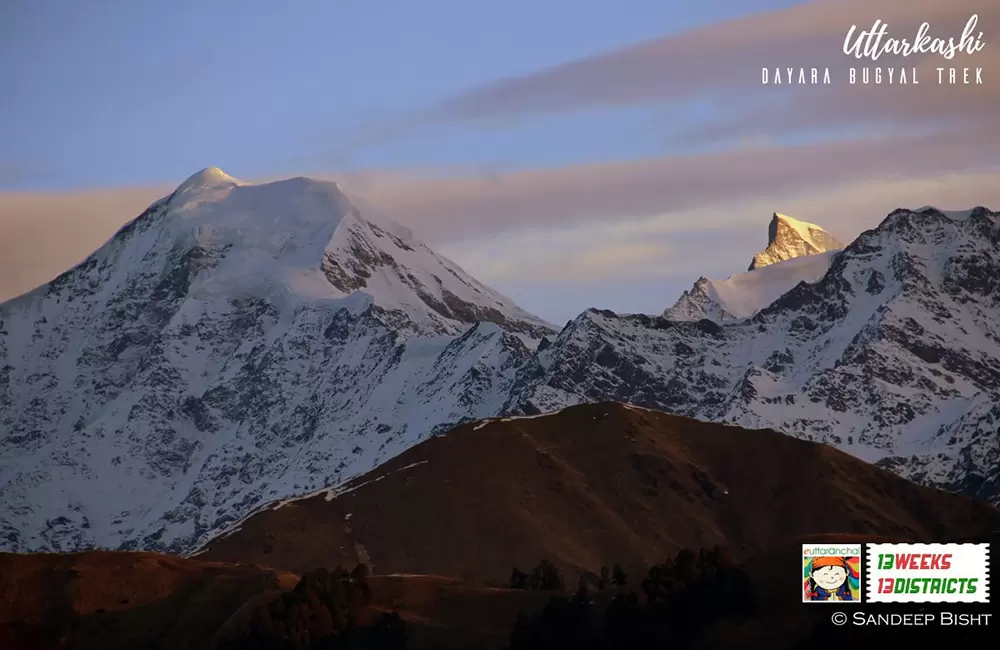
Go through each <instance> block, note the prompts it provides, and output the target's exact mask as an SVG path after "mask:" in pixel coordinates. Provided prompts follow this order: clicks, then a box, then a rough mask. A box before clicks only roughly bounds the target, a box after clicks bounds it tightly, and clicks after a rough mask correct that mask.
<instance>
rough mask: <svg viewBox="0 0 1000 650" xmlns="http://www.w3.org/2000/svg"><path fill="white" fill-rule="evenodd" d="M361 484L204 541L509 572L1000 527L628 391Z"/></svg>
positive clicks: (481, 573)
mask: <svg viewBox="0 0 1000 650" xmlns="http://www.w3.org/2000/svg"><path fill="white" fill-rule="evenodd" d="M347 488H348V490H345V491H343V492H342V493H341V495H340V496H337V497H336V498H333V499H331V500H327V497H326V496H325V495H322V494H321V495H319V496H315V497H311V498H306V499H301V500H297V501H292V502H289V503H286V504H284V505H281V506H280V507H272V508H270V509H265V510H262V511H261V512H259V513H257V514H255V515H254V516H252V517H250V518H249V519H247V520H246V521H245V522H243V523H242V525H241V526H240V527H239V529H238V530H236V531H235V532H233V533H231V534H229V535H228V536H224V537H222V538H219V539H216V540H214V541H213V542H211V543H210V544H209V545H208V546H207V547H206V549H205V551H204V553H203V554H199V555H198V558H199V559H207V560H220V561H230V562H244V563H260V564H267V565H270V566H276V567H280V568H282V569H285V570H289V571H294V572H302V571H305V570H309V569H312V568H314V567H318V566H336V565H343V566H351V565H353V564H355V563H356V562H359V561H360V562H365V563H367V564H370V565H371V566H373V568H374V570H375V571H376V572H377V573H381V574H391V573H431V574H438V575H449V576H456V577H462V578H465V579H466V580H472V581H477V582H480V581H483V580H489V581H493V580H505V579H506V578H507V577H508V576H509V575H510V571H511V568H512V567H513V566H518V567H520V568H522V569H529V568H530V567H532V566H534V565H535V564H536V563H537V562H538V560H539V559H540V558H542V557H546V558H549V559H551V560H553V561H554V562H556V563H557V564H559V565H561V567H562V568H563V569H564V570H565V571H566V572H567V573H568V574H569V575H568V577H569V581H570V582H571V583H574V582H575V576H574V572H575V571H578V570H579V571H596V570H598V569H599V567H600V566H602V565H610V564H612V563H615V562H620V563H622V564H623V565H625V567H626V569H627V570H628V571H629V572H630V573H633V574H634V573H635V572H641V571H643V570H644V569H645V567H648V566H649V565H651V564H655V563H657V562H660V561H662V560H663V558H665V557H666V556H667V555H672V554H673V553H674V552H675V551H676V550H677V549H679V548H681V547H691V548H698V547H703V546H710V545H713V544H716V543H721V544H726V545H728V546H729V547H730V548H731V549H732V553H733V556H734V558H736V559H737V560H744V559H749V558H752V557H755V556H759V555H761V554H763V553H766V552H767V551H768V549H772V548H775V547H776V545H780V544H782V543H788V542H789V541H790V540H793V539H795V538H797V537H800V536H804V535H810V534H812V535H815V534H817V533H828V532H829V533H833V532H835V533H848V534H850V533H854V534H878V535H888V536H899V537H905V538H914V539H927V540H931V539H944V538H947V537H954V536H972V535H976V534H977V533H980V532H982V531H986V530H997V529H1000V511H998V510H997V509H995V508H992V507H991V506H989V505H987V504H985V503H980V502H977V501H973V500H970V499H968V498H965V497H961V496H957V495H953V494H949V493H945V492H940V491H936V490H932V489H928V488H924V487H920V486H917V485H915V484H912V483H910V482H907V481H905V480H903V479H901V478H899V477H897V476H895V475H893V474H891V473H889V472H886V471H883V470H881V469H878V468H876V467H874V466H872V465H869V464H866V463H863V462H861V461H859V460H857V459H855V458H853V457H851V456H849V455H847V454H844V453H842V452H840V451H837V450H836V449H834V448H832V447H829V446H826V445H820V444H814V443H809V442H805V441H801V440H797V439H794V438H791V437H788V436H785V435H782V434H779V433H775V432H773V431H746V430H743V429H740V428H736V427H729V426H723V425H718V424H711V423H705V422H699V421H695V420H690V419H687V418H681V417H676V416H671V415H667V414H664V413H658V412H652V411H645V410H640V409H635V408H631V407H627V406H624V405H620V404H612V403H605V404H594V405H584V406H577V407H573V408H569V409H566V410H564V411H561V412H559V413H556V414H552V415H546V416H541V417H534V418H518V419H507V420H492V421H488V422H486V423H476V424H468V425H463V426H460V427H458V428H456V429H455V430H453V431H452V432H450V433H449V434H448V435H445V436H442V437H437V438H432V439H430V440H428V441H426V442H424V443H422V444H420V445H417V446H416V447H413V448H412V449H410V450H408V451H407V452H405V453H404V454H402V455H400V456H399V457H397V458H395V459H393V460H392V461H390V462H388V463H386V464H385V465H382V466H381V467H379V468H377V469H376V470H374V471H372V472H370V473H369V474H367V475H365V476H362V477H359V478H357V479H355V480H354V481H352V482H351V483H350V484H349V485H348V486H347Z"/></svg>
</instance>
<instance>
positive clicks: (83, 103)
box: [0, 0, 1000, 323]
mask: <svg viewBox="0 0 1000 650" xmlns="http://www.w3.org/2000/svg"><path fill="white" fill-rule="evenodd" d="M237 7H238V9H237ZM972 13H977V14H978V15H979V17H980V22H979V29H981V30H982V31H983V32H984V34H985V37H984V40H985V42H986V43H987V47H986V49H985V50H984V51H983V52H980V53H977V54H975V55H972V56H974V57H975V58H974V59H969V58H968V57H964V55H963V56H962V57H959V58H958V59H956V60H955V61H947V62H946V61H943V60H942V59H940V58H939V57H936V56H935V55H926V56H918V57H914V58H911V59H905V60H904V59H903V58H900V57H895V58H893V57H883V58H881V59H879V62H878V63H879V64H880V65H883V66H890V65H891V66H896V67H901V66H911V67H910V69H915V70H917V71H918V72H919V75H920V77H921V79H922V81H921V83H920V85H909V86H898V85H896V86H888V85H883V86H864V87H862V86H850V85H849V84H847V82H846V70H847V66H855V65H871V62H865V61H860V62H859V61H857V60H855V59H852V58H850V57H846V56H845V55H844V53H843V52H842V49H841V48H842V44H843V41H844V36H845V34H846V33H847V30H848V29H849V28H850V27H851V26H852V25H858V26H859V29H865V28H868V27H870V26H871V24H872V23H873V22H874V21H875V20H876V19H878V20H881V21H883V22H885V23H887V24H888V25H889V31H890V33H891V34H892V35H893V36H897V37H906V36H910V37H912V35H913V34H914V33H915V32H916V29H917V26H918V25H920V23H921V22H924V21H927V22H929V23H930V25H931V31H930V33H931V34H932V35H934V36H940V37H943V38H948V37H957V36H958V35H959V34H960V33H961V29H962V27H963V25H964V24H965V23H966V22H967V20H968V19H969V16H970V14H972ZM997 34H1000V2H997V1H996V0H955V1H954V2H951V3H944V2H941V0H809V1H797V2H796V1H792V0H705V1H704V2H668V1H666V0H618V1H616V2H611V1H598V0H508V1H507V2H503V3H490V2H483V1H478V2H477V1H469V0H428V1H425V2H420V3H415V2H410V1H404V0H383V1H381V2H373V1H371V0H369V1H367V2H366V1H362V0H325V1H321V0H289V1H288V2H283V3H279V2H272V1H270V0H243V1H241V2H239V3H235V2H223V1H221V0H201V1H198V2H194V1H191V0H180V1H174V2H169V3H168V2H155V1H153V0H150V1H148V2H145V1H144V2H138V1H136V2H126V1H125V0H88V1H87V2H83V1H79V0H34V1H29V0H10V1H8V2H3V3H0V83H2V84H3V85H2V86H0V88H2V94H0V300H4V299H6V298H9V297H12V296H14V295H17V294H18V293H20V292H23V291H26V290H29V289H31V288H33V287H35V286H37V285H39V284H41V283H43V282H46V281H48V280H50V279H51V278H52V277H54V276H55V275H57V274H58V273H59V272H61V271H63V270H65V269H66V268H68V267H69V266H71V265H72V264H74V263H76V262H78V261H80V260H81V259H82V258H83V257H85V256H86V255H87V254H89V253H90V252H91V251H92V250H93V249H94V248H96V247H97V246H100V245H101V244H102V243H103V242H104V241H106V240H107V238H108V237H109V236H110V235H111V234H112V233H113V232H114V230H116V229H117V228H118V227H120V226H121V225H122V224H123V223H124V222H125V221H127V220H128V219H130V218H133V217H134V216H135V215H136V214H138V213H139V212H141V211H142V209H143V208H145V207H146V206H147V205H148V204H149V203H150V202H151V201H152V200H154V199H155V198H157V197H159V196H162V195H164V194H166V193H167V192H169V191H170V189H172V188H173V187H174V186H176V185H177V184H178V183H180V182H181V181H182V180H183V179H184V178H186V177H187V176H189V175H190V174H192V173H193V172H195V171H197V170H199V169H201V168H203V167H207V166H219V167H222V168H223V169H224V170H226V171H227V172H228V173H230V174H232V175H234V176H236V177H239V178H242V179H245V180H260V179H267V178H279V177H288V176H292V175H310V176H317V177H322V178H329V179H334V180H337V181H339V182H341V183H342V184H343V185H344V187H345V188H346V189H347V190H348V191H349V193H351V194H352V195H353V196H355V197H360V198H362V199H364V200H365V201H366V202H367V204H369V205H371V206H373V207H375V208H377V209H379V210H381V211H382V212H384V213H386V214H388V215H389V216H391V217H392V218H394V219H396V220H397V221H400V222H401V223H403V224H404V225H406V226H409V227H410V228H411V229H412V230H413V231H414V232H415V233H416V234H417V236H418V237H420V238H421V239H423V240H425V241H426V242H428V243H429V244H431V246H433V247H434V248H435V249H436V250H438V251H440V252H441V253H443V254H445V255H447V256H448V257H450V258H452V259H453V260H455V261H456V262H458V263H459V264H460V265H462V266H463V267H464V268H466V270H468V271H469V272H470V273H471V274H472V275H474V276H475V277H477V278H478V279H480V280H482V281H484V282H486V283H487V284H490V285H492V286H494V287H496V288H498V289H499V290H501V291H502V292H504V293H506V294H508V295H509V296H511V297H512V298H514V299H515V300H516V301H517V302H519V303H520V304H521V305H522V306H523V307H524V308H526V309H528V310H529V311H533V312H535V313H537V314H538V315H540V316H543V317H545V318H547V319H549V320H551V321H553V322H560V323H561V322H564V321H565V320H567V319H569V318H572V317H574V316H575V315H576V314H578V313H579V312H580V311H582V310H583V309H586V308H588V307H601V308H610V309H614V310H616V311H622V312H629V311H634V312H646V313H656V312H659V311H662V309H663V308H665V307H667V306H669V305H670V304H672V303H673V301H674V300H675V299H676V298H677V296H678V295H679V294H680V293H681V292H682V291H683V290H685V289H687V288H689V287H690V286H691V284H692V283H693V282H694V281H695V280H696V279H697V278H698V277H699V276H702V275H704V276H707V277H715V278H721V277H726V276H728V275H730V274H732V273H737V272H741V271H743V270H744V269H746V266H747V264H748V263H749V260H750V258H751V257H752V256H753V254H754V253H756V252H757V251H758V250H760V249H761V248H763V246H764V245H765V243H766V232H767V223H768V221H769V220H770V216H771V213H772V212H774V211H778V212H784V213H786V214H791V215H793V216H796V217H799V218H801V219H803V220H806V221H811V222H814V223H819V224H821V225H823V226H824V227H826V228H827V229H828V230H830V231H831V232H833V233H834V234H835V235H837V236H838V237H839V238H840V239H842V240H844V241H850V240H851V239H853V237H855V236H856V235H857V234H858V233H859V232H860V231H861V230H863V229H865V228H869V227H872V226H874V225H875V224H877V223H878V222H879V221H881V219H882V218H883V217H884V216H885V215H886V214H887V213H888V212H890V211H891V210H893V209H895V208H897V207H920V206H923V205H928V204H930V205H937V206H939V207H942V208H945V209H965V208H969V207H972V206H973V205H987V206H992V207H994V208H996V207H998V206H1000V183H998V182H997V180H996V179H997V177H998V175H1000V149H997V148H996V146H995V138H991V137H989V136H990V135H991V134H993V133H996V132H1000V112H998V111H996V109H995V107H996V106H997V105H998V104H1000V48H997V47H995V46H993V45H992V42H993V41H994V40H996V35H997ZM941 65H949V66H950V65H956V66H977V67H978V66H982V67H983V68H984V71H985V72H984V78H985V79H986V84H985V85H982V86H942V85H938V84H936V83H933V78H934V77H936V74H935V72H934V68H936V67H939V66H941ZM777 66H780V67H782V68H785V67H788V66H792V67H799V66H801V67H811V66H818V67H820V68H823V67H830V68H831V72H832V75H833V78H834V83H833V84H832V85H830V86H811V85H807V86H788V85H783V86H774V85H773V84H772V85H763V84H762V83H761V68H762V67H768V68H771V67H777Z"/></svg>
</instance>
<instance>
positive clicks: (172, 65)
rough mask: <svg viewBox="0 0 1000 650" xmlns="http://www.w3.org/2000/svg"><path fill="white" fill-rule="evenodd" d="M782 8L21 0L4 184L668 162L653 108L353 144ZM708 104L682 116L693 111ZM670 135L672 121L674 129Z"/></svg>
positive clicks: (3, 126)
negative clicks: (552, 71) (461, 103)
mask: <svg viewBox="0 0 1000 650" xmlns="http://www.w3.org/2000/svg"><path fill="white" fill-rule="evenodd" d="M790 4H793V3H792V2H788V1H787V0H784V1H782V0H766V1H762V0H715V1H706V2H697V3H695V2H685V3H680V2H664V1H663V0H628V1H626V2H609V1H598V0H544V1H542V2H539V1H537V0H513V1H508V2H503V3H488V2H468V1H467V0H431V1H428V2H420V3H413V2H409V1H403V0H396V1H391V0H385V1H382V2H362V1H361V0H307V1H295V2H288V3H275V2H271V1H270V0H247V1H246V2H241V3H239V9H238V10H235V9H234V7H236V5H235V4H234V3H232V2H223V1H219V0H214V1H213V0H209V1H205V0H198V1H191V0H182V1H180V2H170V3H167V2H120V1H118V0H94V1H88V2H78V1H75V0H71V1H62V2H59V1H52V0H38V1H34V2H28V1H27V0H14V1H13V2H9V3H4V5H3V8H2V9H0V25H4V27H0V29H2V30H3V31H2V35H3V38H2V39H0V77H2V78H4V79H5V82H6V84H7V86H8V88H9V89H10V92H9V94H8V95H7V98H6V99H5V101H4V102H2V103H0V142H2V143H3V146H2V148H0V165H2V166H3V168H4V169H7V170H8V171H9V172H17V173H8V174H7V175H6V178H3V177H0V183H3V185H2V186H0V187H5V188H7V189H28V188H32V189H37V188H53V189H64V188H78V187H90V186H114V185H121V184H141V183H147V182H172V181H177V180H180V179H183V178H184V177H185V176H186V175H187V174H189V173H191V172H192V171H194V170H197V169H199V168H201V167H204V166H206V165H209V164H217V165H220V166H222V167H224V168H226V169H227V170H232V173H234V174H236V175H243V176H256V175H266V174H283V173H289V172H299V171H309V170H313V169H329V168H338V169H339V168H343V167H375V168H384V167H420V166H428V165H429V166H474V167H481V168H487V169H506V168H518V167H538V166H551V165H562V164H568V163H572V162H576V161H600V160H608V159H621V158H629V157H636V156H646V155H657V154H660V153H662V152H663V150H664V145H663V143H662V142H660V141H658V140H657V139H656V138H655V137H650V132H651V131H652V132H654V133H655V132H663V131H664V128H663V125H662V124H660V125H658V124H657V121H656V109H655V106H653V107H650V106H644V107H628V108H622V109H603V110H590V111H581V112H580V113H578V114H573V115H555V116H541V117H537V118H534V119H522V120H519V121H518V122H517V123H515V124H514V125H512V126H511V125H507V126H506V127H505V128H498V127H492V128H469V127H467V126H463V125H444V126H440V127H436V128H427V129H423V130H421V131H419V132H416V133H412V134H408V135H407V136H406V137H402V138H400V139H399V140H398V141H393V142H388V143H381V144H376V145H374V146H370V147H366V148H363V149H362V150H352V148H351V147H349V146H348V145H349V144H350V143H351V141H352V140H354V139H355V138H357V137H358V135H359V134H363V133H364V132H365V131H366V129H370V128H371V125H372V124H373V123H377V122H379V121H384V120H393V119H396V118H398V117H400V116H403V115H406V114H409V113H411V112H414V111H418V110H420V109H422V108H423V107H426V106H430V105H432V104H434V103H435V102H438V101H441V100H443V99H446V98H448V97H449V96H451V95H454V94H455V93H458V92H461V91H463V90H465V89H468V88H473V87H476V86H478V85H481V84H484V83H488V82H490V81H493V80H495V79H499V78H503V77H510V76H517V75H526V74H530V73H533V72H535V71H537V70H539V69H543V68H546V67H549V66H553V65H557V64H560V63H563V62H567V61H572V60H574V59H579V58H582V57H586V56H590V55H596V54H600V53H602V52H605V51H608V50H614V49H616V48H619V47H622V46H626V45H629V44H632V43H636V42H640V41H644V40H648V39H653V38H657V37H662V36H664V35H666V34H670V33H676V32H680V31H683V30H685V29H689V28H691V27H694V26H697V25H701V24H706V23H711V22H715V21H718V20H721V19H724V18H728V17H732V16H736V15H740V14H745V13H752V12H754V11H759V10H763V9H768V8H774V7H780V6H786V5H790ZM700 112H701V111H700V110H699V107H698V106H697V105H692V107H691V109H690V110H689V111H687V114H686V115H685V116H684V119H685V120H686V121H691V122H696V121H697V120H698V118H699V113H700ZM671 126H672V127H673V128H676V127H677V126H678V125H677V124H676V123H672V125H671Z"/></svg>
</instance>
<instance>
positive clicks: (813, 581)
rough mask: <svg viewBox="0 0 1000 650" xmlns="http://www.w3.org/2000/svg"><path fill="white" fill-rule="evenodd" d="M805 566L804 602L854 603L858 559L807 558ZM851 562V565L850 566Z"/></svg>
mask: <svg viewBox="0 0 1000 650" xmlns="http://www.w3.org/2000/svg"><path fill="white" fill-rule="evenodd" d="M805 559H806V564H805V584H804V585H803V587H804V588H805V600H807V601H842V600H846V601H855V600H857V597H856V593H857V590H858V584H859V578H860V572H859V570H858V567H856V566H855V565H856V564H857V563H858V558H854V557H849V558H848V557H842V556H838V555H821V556H817V557H808V558H805ZM852 562H853V564H852Z"/></svg>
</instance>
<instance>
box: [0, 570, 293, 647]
mask: <svg viewBox="0 0 1000 650" xmlns="http://www.w3.org/2000/svg"><path fill="white" fill-rule="evenodd" d="M296 580H297V577H296V576H294V575H290V574H287V573H284V572H280V571H275V570H273V569H267V568H264V567H253V566H235V565H226V564H220V563H212V562H195V561H191V560H183V559H181V558H175V557H170V556H166V555H157V554H154V553H117V552H104V551H91V552H87V553H70V554H41V553H40V554H31V555H19V554H12V553H3V554H0V648H4V649H5V650H46V649H48V648H60V649H62V648H66V649H69V648H72V649H79V650H84V649H88V648H89V649H93V650H98V649H99V650H119V649H120V650H139V649H142V650H149V649H152V648H163V649H165V648H178V649H180V648H191V649H192V650H194V649H195V648H198V649H201V648H205V647H207V645H206V644H207V642H208V640H209V639H211V638H212V637H213V636H214V635H215V634H216V633H217V632H218V631H219V630H220V629H222V628H223V627H224V625H225V623H226V621H227V620H229V619H230V618H231V617H232V616H233V614H234V613H236V612H237V611H239V610H240V609H241V608H243V607H246V606H248V603H249V604H251V605H252V604H253V603H255V602H259V601H261V600H264V601H266V600H268V599H269V598H271V597H273V596H274V595H275V594H277V593H279V592H280V591H281V590H283V589H289V588H291V586H293V585H294V584H295V582H296Z"/></svg>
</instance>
